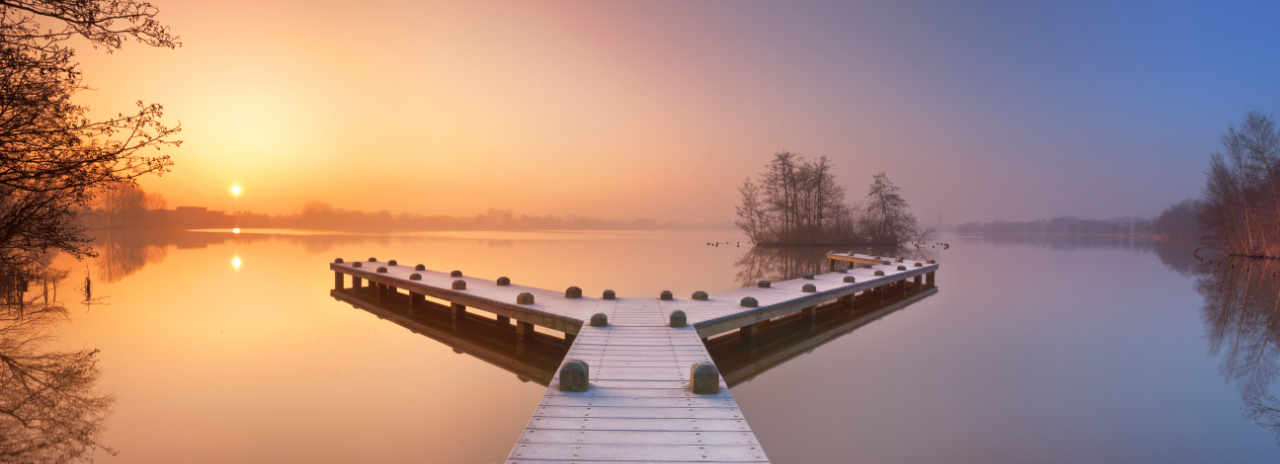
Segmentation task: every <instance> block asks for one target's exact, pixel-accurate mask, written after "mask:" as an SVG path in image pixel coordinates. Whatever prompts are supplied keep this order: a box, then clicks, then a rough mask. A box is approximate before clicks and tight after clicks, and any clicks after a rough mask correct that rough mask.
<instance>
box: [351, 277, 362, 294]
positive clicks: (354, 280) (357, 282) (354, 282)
mask: <svg viewBox="0 0 1280 464" xmlns="http://www.w3.org/2000/svg"><path fill="white" fill-rule="evenodd" d="M363 285H364V282H363V281H361V279H360V276H357V275H354V274H353V275H352V276H351V288H352V289H355V290H359V289H360V287H361V286H363Z"/></svg>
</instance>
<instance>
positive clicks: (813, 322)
mask: <svg viewBox="0 0 1280 464" xmlns="http://www.w3.org/2000/svg"><path fill="white" fill-rule="evenodd" d="M848 305H849V306H853V300H852V299H850V300H849V303H848ZM804 318H805V320H807V321H809V331H810V332H813V329H815V328H816V327H817V326H818V308H817V307H816V306H811V307H808V308H804Z"/></svg>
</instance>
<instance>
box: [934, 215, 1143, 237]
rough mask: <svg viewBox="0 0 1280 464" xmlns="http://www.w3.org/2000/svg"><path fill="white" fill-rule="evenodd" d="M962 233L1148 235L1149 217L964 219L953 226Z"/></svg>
mask: <svg viewBox="0 0 1280 464" xmlns="http://www.w3.org/2000/svg"><path fill="white" fill-rule="evenodd" d="M955 231H956V232H959V233H961V234H965V235H985V236H1017V235H1027V236H1055V235H1056V236H1080V235H1096V236H1103V235H1151V234H1153V233H1154V228H1153V223H1152V221H1151V220H1147V219H1138V218H1122V219H1080V218H1075V217H1057V218H1053V219H1044V220H1038V221H1021V222H1019V221H992V222H966V223H963V224H960V225H957V226H956V227H955Z"/></svg>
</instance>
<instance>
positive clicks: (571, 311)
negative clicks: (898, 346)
mask: <svg viewBox="0 0 1280 464" xmlns="http://www.w3.org/2000/svg"><path fill="white" fill-rule="evenodd" d="M827 259H828V261H829V263H830V265H829V268H830V269H831V272H827V273H822V274H815V275H809V276H804V277H802V278H798V279H791V280H785V281H781V282H768V281H760V282H759V283H758V285H756V286H753V287H747V288H742V289H737V290H731V291H728V292H722V293H714V294H708V293H707V292H701V291H699V292H694V294H693V295H691V296H689V297H688V298H677V297H676V296H675V295H672V294H671V292H667V291H664V292H662V293H661V294H659V295H654V296H653V297H649V298H634V297H633V298H622V297H617V296H616V295H614V293H613V292H612V291H610V290H606V291H604V292H603V293H602V294H601V295H600V297H590V296H588V295H584V294H583V293H582V290H581V289H578V288H577V287H569V288H568V289H566V290H565V291H563V292H557V291H551V290H544V289H538V288H533V287H528V286H522V285H518V284H517V283H514V282H512V281H511V279H509V278H507V277H499V278H497V279H492V280H491V279H485V278H477V277H472V276H467V275H464V274H463V273H462V272H461V271H456V270H455V271H450V272H442V271H435V270H428V269H426V268H425V266H422V265H416V266H407V265H402V264H399V263H397V262H395V261H394V260H391V261H386V262H383V261H379V260H377V259H374V258H369V259H368V260H365V261H353V262H345V261H343V260H342V259H338V260H335V261H334V262H332V263H330V264H329V268H330V269H331V270H332V271H333V272H334V290H333V292H331V294H332V295H334V297H335V298H338V299H340V300H343V301H347V302H349V303H352V304H353V305H356V306H361V307H366V308H368V307H393V308H398V311H404V312H405V314H413V315H418V314H426V313H431V314H435V316H433V317H438V318H439V319H440V321H441V324H442V326H443V324H446V323H447V324H448V325H447V326H448V327H449V328H450V330H452V331H459V330H464V329H466V328H468V327H475V326H477V325H481V326H484V325H487V326H489V327H491V328H494V329H497V330H495V331H493V332H492V333H493V334H494V335H493V336H495V337H506V336H507V335H506V334H508V333H510V337H511V339H512V340H513V341H514V343H515V344H516V345H517V346H521V345H525V344H535V343H539V340H543V339H545V337H547V335H546V334H544V333H543V332H546V331H553V332H554V333H556V334H560V335H558V337H559V338H560V340H561V341H563V343H564V344H567V345H569V348H568V353H567V354H566V355H565V356H564V361H563V362H562V363H561V364H560V368H559V369H558V371H556V373H555V374H554V377H553V378H552V379H551V380H550V381H549V382H548V385H549V388H548V389H547V393H546V395H544V396H543V399H542V402H541V404H539V406H538V408H537V409H536V410H535V412H534V415H533V417H532V418H531V419H530V420H529V424H528V426H527V427H526V428H525V430H524V433H523V434H521V436H520V438H519V440H518V441H517V442H516V444H515V445H514V446H513V448H512V450H511V453H510V454H509V455H508V457H507V462H509V463H520V462H768V457H767V455H766V454H765V452H764V450H763V449H762V448H761V446H760V443H759V441H758V440H757V439H756V437H755V434H754V433H753V432H752V431H751V427H750V425H749V424H748V423H747V420H746V418H745V417H744V416H743V414H742V410H741V409H740V408H739V407H738V403H737V401H736V400H734V398H733V395H732V394H730V392H729V388H728V384H727V383H726V382H725V379H724V378H723V376H721V375H720V372H719V370H718V369H717V368H716V366H715V363H714V362H713V361H712V359H711V356H710V355H709V354H708V351H707V348H706V343H708V342H709V341H710V342H716V341H718V340H720V339H721V338H722V337H731V336H734V334H736V337H737V338H738V339H739V340H742V341H743V342H744V343H746V344H748V345H754V344H756V343H758V341H759V338H760V336H759V335H758V333H759V332H760V330H761V329H762V328H765V327H769V326H770V324H778V323H779V322H780V321H784V320H795V319H799V320H803V321H807V324H809V325H810V326H811V327H812V326H814V325H815V324H817V321H818V320H819V319H820V318H822V317H823V316H822V313H826V312H830V311H847V310H851V309H853V308H854V307H855V306H857V305H859V304H877V305H888V304H891V303H892V302H893V301H896V300H903V299H907V298H910V297H912V296H919V295H920V294H921V293H922V291H923V290H928V289H932V288H933V287H934V286H935V278H934V276H935V272H936V271H937V268H938V265H937V264H936V263H934V262H932V261H927V262H926V261H923V260H910V259H903V258H882V257H875V256H868V255H861V254H855V253H829V254H828V255H827ZM841 263H843V264H844V266H847V267H844V266H841V265H840V264H841ZM347 276H349V277H350V288H349V289H348V287H347V282H348V278H347ZM394 315H395V313H390V314H388V315H387V316H388V317H390V316H394ZM445 321H447V322H445ZM409 322H410V321H402V320H397V323H401V325H405V326H406V327H410V325H409ZM513 323H514V328H513ZM535 326H537V327H541V328H543V329H544V330H543V331H535V330H534V327H535ZM410 328H411V329H414V327H410ZM418 330H420V331H425V330H422V329H421V328H418ZM553 338H555V337H553ZM543 341H545V340H543ZM490 357H493V356H490ZM504 364H511V363H504Z"/></svg>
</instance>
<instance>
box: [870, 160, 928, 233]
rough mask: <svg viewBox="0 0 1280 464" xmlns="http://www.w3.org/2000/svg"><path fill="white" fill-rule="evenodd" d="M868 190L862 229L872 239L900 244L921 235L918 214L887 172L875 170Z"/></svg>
mask: <svg viewBox="0 0 1280 464" xmlns="http://www.w3.org/2000/svg"><path fill="white" fill-rule="evenodd" d="M873 179H874V180H873V181H872V183H871V188H870V189H869V190H868V191H867V208H866V214H865V215H864V216H863V217H862V224H863V225H862V228H861V229H862V230H863V233H864V234H866V236H867V238H869V239H870V241H871V242H872V243H886V244H895V245H899V244H902V243H904V242H906V241H908V240H911V239H914V238H916V237H917V236H918V235H919V230H918V226H917V225H916V218H915V216H912V215H911V211H910V209H908V208H907V200H905V199H903V198H902V194H900V193H899V192H900V191H901V189H899V188H898V186H897V185H894V183H893V181H891V180H889V176H887V175H885V173H883V172H882V173H880V174H876V175H875V177H874V178H873Z"/></svg>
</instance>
